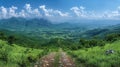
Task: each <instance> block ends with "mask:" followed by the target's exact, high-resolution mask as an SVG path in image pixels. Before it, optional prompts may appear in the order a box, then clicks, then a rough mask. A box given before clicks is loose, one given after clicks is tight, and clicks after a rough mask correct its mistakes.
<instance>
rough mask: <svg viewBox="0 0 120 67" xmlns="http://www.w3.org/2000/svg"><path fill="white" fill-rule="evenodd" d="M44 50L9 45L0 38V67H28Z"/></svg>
mask: <svg viewBox="0 0 120 67" xmlns="http://www.w3.org/2000/svg"><path fill="white" fill-rule="evenodd" d="M42 53H43V50H40V49H32V48H25V47H21V46H18V45H16V44H12V45H9V44H8V43H7V42H6V41H2V40H0V67H18V66H20V67H24V66H25V67H26V66H29V65H30V64H31V63H34V62H36V60H37V59H38V58H39V57H41V55H42Z"/></svg>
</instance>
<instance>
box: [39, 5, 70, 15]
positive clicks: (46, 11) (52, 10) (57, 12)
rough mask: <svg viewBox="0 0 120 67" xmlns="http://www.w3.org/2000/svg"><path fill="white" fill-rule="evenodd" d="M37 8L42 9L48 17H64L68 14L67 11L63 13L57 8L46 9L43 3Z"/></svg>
mask: <svg viewBox="0 0 120 67" xmlns="http://www.w3.org/2000/svg"><path fill="white" fill-rule="evenodd" d="M39 8H40V9H42V10H43V11H44V14H45V16H48V17H50V16H58V15H59V16H62V17H66V16H68V15H69V13H67V12H65V13H63V12H61V11H59V10H54V9H47V8H46V6H45V5H41V6H40V7H39Z"/></svg>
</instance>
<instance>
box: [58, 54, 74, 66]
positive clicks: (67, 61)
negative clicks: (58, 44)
mask: <svg viewBox="0 0 120 67" xmlns="http://www.w3.org/2000/svg"><path fill="white" fill-rule="evenodd" d="M59 63H60V66H59V67H75V64H74V61H73V60H72V58H70V57H69V56H68V55H67V54H66V53H65V52H61V57H60V61H59Z"/></svg>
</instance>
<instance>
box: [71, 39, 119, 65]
mask: <svg viewBox="0 0 120 67" xmlns="http://www.w3.org/2000/svg"><path fill="white" fill-rule="evenodd" d="M110 49H112V50H114V53H113V54H109V55H106V53H105V52H106V50H110ZM70 53H71V54H72V56H74V58H76V60H77V63H78V67H119V66H120V41H116V42H114V43H112V44H106V45H105V46H102V47H99V46H96V47H92V48H84V49H80V50H76V51H71V52H70Z"/></svg>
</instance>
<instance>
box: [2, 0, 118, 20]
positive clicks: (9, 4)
mask: <svg viewBox="0 0 120 67" xmlns="http://www.w3.org/2000/svg"><path fill="white" fill-rule="evenodd" d="M11 17H23V18H46V19H49V20H52V21H67V20H81V19H110V20H111V19H114V20H120V0H0V19H6V18H11Z"/></svg>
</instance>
